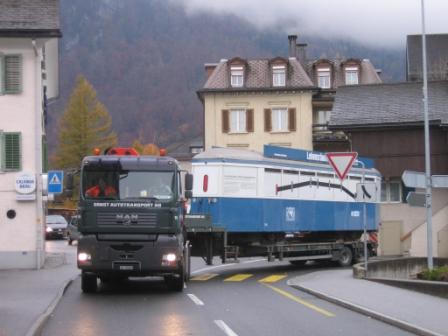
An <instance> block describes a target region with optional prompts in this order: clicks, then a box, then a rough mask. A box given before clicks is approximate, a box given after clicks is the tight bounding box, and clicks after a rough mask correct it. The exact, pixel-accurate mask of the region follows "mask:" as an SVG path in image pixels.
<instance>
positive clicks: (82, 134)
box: [54, 75, 117, 169]
mask: <svg viewBox="0 0 448 336" xmlns="http://www.w3.org/2000/svg"><path fill="white" fill-rule="evenodd" d="M58 139H59V144H58V147H57V150H56V154H55V157H54V164H55V166H56V167H57V168H61V169H64V168H78V167H80V165H81V160H82V158H83V157H84V156H86V155H91V154H92V150H93V149H94V148H100V149H101V150H104V149H105V148H108V147H111V146H116V144H117V135H116V133H115V132H114V131H113V130H112V118H111V117H110V115H109V112H108V111H107V109H106V107H105V106H104V105H103V104H102V103H101V102H100V101H99V100H98V99H97V96H96V91H95V89H94V88H93V86H92V85H91V84H90V83H89V82H88V81H87V79H86V78H85V77H84V76H82V75H79V76H78V78H77V80H76V87H75V88H74V90H73V92H72V95H71V97H70V100H69V102H68V104H67V106H66V107H65V110H64V113H63V115H62V117H61V119H60V120H59V134H58Z"/></svg>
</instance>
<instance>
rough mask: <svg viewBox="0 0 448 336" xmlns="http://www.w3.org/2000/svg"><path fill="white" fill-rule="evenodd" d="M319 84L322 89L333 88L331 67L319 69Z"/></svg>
mask: <svg viewBox="0 0 448 336" xmlns="http://www.w3.org/2000/svg"><path fill="white" fill-rule="evenodd" d="M317 86H319V87H320V88H322V89H329V88H331V72H330V68H319V69H317Z"/></svg>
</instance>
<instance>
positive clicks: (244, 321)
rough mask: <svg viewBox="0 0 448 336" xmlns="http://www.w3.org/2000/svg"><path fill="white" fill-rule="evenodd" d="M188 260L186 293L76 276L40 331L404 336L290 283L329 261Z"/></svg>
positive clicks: (144, 282) (151, 282) (148, 281)
mask: <svg viewBox="0 0 448 336" xmlns="http://www.w3.org/2000/svg"><path fill="white" fill-rule="evenodd" d="M70 248H71V249H74V248H75V247H70ZM216 261H217V260H216ZM192 264H193V266H192V268H193V271H194V273H193V279H192V281H190V282H189V283H188V285H187V288H185V289H184V292H183V293H173V292H170V291H169V290H168V289H167V288H166V287H165V284H164V282H163V281H162V280H161V279H157V278H144V279H132V280H130V281H126V282H123V283H120V284H113V285H112V284H108V285H103V284H102V285H101V286H100V291H99V293H96V294H93V295H92V294H90V295H86V294H83V293H82V292H81V289H80V288H81V283H80V282H81V281H80V278H78V279H77V280H76V281H74V282H73V283H72V285H71V286H70V287H69V288H68V290H67V291H66V293H65V294H64V296H63V298H62V300H61V302H60V303H59V305H58V307H57V309H56V311H55V312H54V314H53V315H52V317H51V318H50V319H49V320H48V322H47V324H46V326H45V328H44V329H43V332H42V335H45V336H50V335H81V336H90V335H92V336H93V335H95V336H97V335H167V336H179V335H221V336H222V335H228V336H235V335H240V336H242V335H310V336H311V335H313V336H318V335H326V336H327V335H356V336H359V335H381V334H384V335H409V334H408V333H406V332H404V331H402V330H400V329H396V328H394V327H392V326H389V325H386V324H383V323H381V322H378V321H376V320H372V319H370V318H368V317H366V316H364V315H360V314H357V313H354V312H352V311H349V310H346V309H343V308H340V307H338V306H335V305H333V304H331V303H328V302H326V301H322V300H320V299H317V298H315V297H313V296H310V295H308V294H305V293H302V292H300V291H297V290H295V289H293V288H290V287H289V286H288V285H287V281H288V279H290V278H292V277H295V276H298V275H300V274H304V273H307V272H313V271H316V270H317V269H319V270H321V269H328V268H329V266H328V265H324V266H322V265H307V266H305V267H302V268H297V267H294V266H291V265H289V264H288V263H267V262H266V261H258V260H256V259H253V260H242V261H241V262H240V263H238V264H230V265H216V266H205V265H204V264H203V262H202V260H199V259H195V260H193V263H192ZM330 269H331V267H330Z"/></svg>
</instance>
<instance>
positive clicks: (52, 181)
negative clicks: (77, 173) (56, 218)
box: [48, 170, 64, 194]
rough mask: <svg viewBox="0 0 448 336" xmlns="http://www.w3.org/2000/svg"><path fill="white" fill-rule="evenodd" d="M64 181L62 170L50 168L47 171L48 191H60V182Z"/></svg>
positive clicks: (53, 192)
mask: <svg viewBox="0 0 448 336" xmlns="http://www.w3.org/2000/svg"><path fill="white" fill-rule="evenodd" d="M63 181H64V172H63V171H62V170H50V171H49V172H48V193H49V194H60V193H62V184H63Z"/></svg>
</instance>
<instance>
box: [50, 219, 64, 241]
mask: <svg viewBox="0 0 448 336" xmlns="http://www.w3.org/2000/svg"><path fill="white" fill-rule="evenodd" d="M46 223H47V226H46V229H45V238H47V239H50V238H60V239H64V238H65V237H66V235H67V220H66V219H65V218H64V217H63V216H61V215H48V216H47V218H46Z"/></svg>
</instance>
